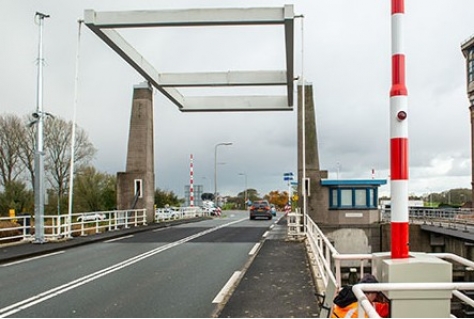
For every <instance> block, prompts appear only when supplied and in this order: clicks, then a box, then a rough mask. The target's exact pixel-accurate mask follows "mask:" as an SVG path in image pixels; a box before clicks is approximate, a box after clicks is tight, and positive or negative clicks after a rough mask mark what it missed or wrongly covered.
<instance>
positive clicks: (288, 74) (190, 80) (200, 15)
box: [84, 5, 294, 112]
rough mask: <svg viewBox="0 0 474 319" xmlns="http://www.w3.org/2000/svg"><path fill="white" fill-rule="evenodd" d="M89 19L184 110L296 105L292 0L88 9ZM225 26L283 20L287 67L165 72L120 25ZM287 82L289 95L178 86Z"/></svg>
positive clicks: (111, 44) (87, 21) (97, 31)
mask: <svg viewBox="0 0 474 319" xmlns="http://www.w3.org/2000/svg"><path fill="white" fill-rule="evenodd" d="M84 23H85V24H86V25H87V26H88V27H89V28H90V29H91V30H92V31H93V32H94V33H95V34H96V35H97V36H99V37H100V38H101V39H102V40H103V41H104V42H105V43H106V44H107V45H108V46H109V47H111V48H112V49H113V50H114V51H115V52H117V53H118V54H119V55H120V56H121V57H122V58H123V59H124V60H125V61H126V62H127V63H129V64H130V65H131V66H132V67H133V68H134V69H135V70H137V71H138V72H139V73H140V74H141V75H142V76H143V77H144V78H145V79H146V80H147V81H149V82H150V83H151V84H152V85H153V86H154V87H155V88H156V89H157V90H159V91H160V92H161V93H163V94H164V95H165V96H166V97H168V98H169V99H170V100H171V101H172V102H173V103H174V104H176V105H177V106H178V107H179V109H180V110H181V111H189V112H199V111H201V112H202V111H263V110H272V111H275V110H292V107H293V78H294V66H293V63H294V53H293V51H294V35H293V33H294V12H293V5H285V6H284V7H283V8H219V9H184V10H164V11H123V12H96V11H94V10H85V11H84ZM220 25H283V26H284V30H285V48H286V50H285V51H286V70H276V71H225V72H201V73H163V74H160V73H158V71H156V69H155V68H154V67H153V66H152V65H151V64H150V63H149V62H148V61H147V60H146V59H145V58H144V57H143V56H142V55H141V54H140V53H139V52H138V51H137V50H136V49H135V48H133V47H132V46H131V45H130V44H129V43H128V42H127V41H126V40H125V39H124V38H123V37H122V36H121V35H120V34H119V33H118V32H117V31H116V30H115V29H120V28H141V27H181V26H182V27H189V26H220ZM215 86H286V91H287V95H286V96H210V97H207V96H206V97H195V96H191V97H190V96H183V94H181V93H180V92H179V91H178V90H177V89H176V88H177V87H215Z"/></svg>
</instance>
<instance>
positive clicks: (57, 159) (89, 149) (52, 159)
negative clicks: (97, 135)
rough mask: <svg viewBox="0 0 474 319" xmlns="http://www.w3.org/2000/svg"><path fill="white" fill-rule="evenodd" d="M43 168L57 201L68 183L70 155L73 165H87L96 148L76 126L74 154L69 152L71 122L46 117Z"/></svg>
mask: <svg viewBox="0 0 474 319" xmlns="http://www.w3.org/2000/svg"><path fill="white" fill-rule="evenodd" d="M44 133H45V134H44V139H45V153H46V159H45V170H46V172H47V177H48V180H49V182H50V184H51V186H52V187H53V188H54V189H55V190H56V193H57V196H58V198H59V200H58V201H59V202H61V197H62V196H63V195H64V194H65V192H66V190H67V187H68V185H69V173H70V163H71V156H73V158H74V165H87V164H88V163H89V162H90V160H92V158H93V156H94V154H95V152H96V149H95V148H94V147H93V145H92V143H90V142H89V140H88V137H87V133H86V132H85V131H84V130H83V129H81V128H79V127H76V133H75V139H74V141H75V142H74V154H72V153H71V137H72V122H66V121H64V120H62V119H60V118H49V117H48V118H47V119H46V121H45V130H44Z"/></svg>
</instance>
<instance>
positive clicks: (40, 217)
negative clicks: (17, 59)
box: [33, 12, 49, 244]
mask: <svg viewBox="0 0 474 319" xmlns="http://www.w3.org/2000/svg"><path fill="white" fill-rule="evenodd" d="M45 18H49V15H46V14H43V13H39V12H36V14H35V21H36V22H37V23H38V26H39V42H38V61H37V63H38V77H37V87H36V112H35V113H33V117H34V118H35V119H36V125H37V127H36V132H37V140H36V148H35V162H34V164H35V183H34V188H35V190H34V191H35V240H34V241H33V242H34V243H36V244H42V243H44V242H45V240H44V196H45V195H44V194H45V188H44V149H43V126H44V117H45V116H46V114H45V113H44V112H43V65H44V59H43V25H44V19H45Z"/></svg>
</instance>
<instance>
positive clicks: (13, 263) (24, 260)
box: [1, 250, 65, 267]
mask: <svg viewBox="0 0 474 319" xmlns="http://www.w3.org/2000/svg"><path fill="white" fill-rule="evenodd" d="M64 252H65V251H64V250H61V251H57V252H55V253H51V254H47V255H41V256H36V257H31V258H27V259H22V260H18V261H13V262H11V263H7V264H3V265H1V266H2V267H8V266H13V265H18V264H22V263H26V262H28V261H32V260H36V259H40V258H46V257H50V256H54V255H59V254H63V253H64Z"/></svg>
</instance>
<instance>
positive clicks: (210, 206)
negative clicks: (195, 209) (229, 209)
mask: <svg viewBox="0 0 474 319" xmlns="http://www.w3.org/2000/svg"><path fill="white" fill-rule="evenodd" d="M202 209H203V210H204V211H205V212H206V213H208V214H209V215H211V216H215V215H216V214H217V207H216V205H215V204H214V202H213V201H210V200H205V201H204V202H203V203H202Z"/></svg>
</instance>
